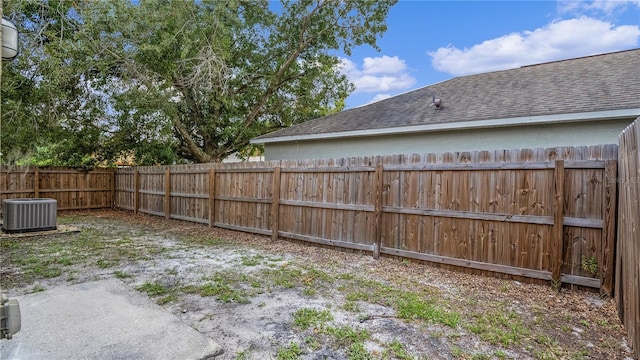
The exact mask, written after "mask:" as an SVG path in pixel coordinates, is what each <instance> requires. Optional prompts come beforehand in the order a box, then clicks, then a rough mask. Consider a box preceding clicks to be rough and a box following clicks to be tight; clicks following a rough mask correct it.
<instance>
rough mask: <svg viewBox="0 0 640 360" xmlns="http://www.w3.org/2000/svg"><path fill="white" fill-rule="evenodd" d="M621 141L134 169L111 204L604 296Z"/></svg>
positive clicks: (608, 285) (122, 176)
mask: <svg viewBox="0 0 640 360" xmlns="http://www.w3.org/2000/svg"><path fill="white" fill-rule="evenodd" d="M616 159H617V146H615V145H607V146H596V147H589V148H587V147H582V148H551V149H537V150H514V151H484V152H464V153H455V154H454V153H445V154H427V155H422V156H417V155H416V156H384V157H371V158H350V159H333V160H318V161H282V162H264V163H250V164H198V165H186V166H172V167H152V168H150V167H138V168H131V169H126V170H118V171H117V172H116V190H115V191H116V196H115V201H116V202H115V206H116V207H120V208H125V209H130V210H134V211H139V212H145V213H149V214H154V215H160V216H165V217H167V218H176V219H182V220H190V221H196V222H202V223H208V224H209V225H210V226H217V227H223V228H229V229H233V230H241V231H247V232H254V233H259V234H264V235H271V236H272V237H273V238H274V239H276V238H277V237H286V238H292V239H297V240H302V241H308V242H314V243H320V244H326V245H332V246H339V247H345V248H351V249H358V250H365V251H371V252H372V254H374V255H376V256H377V255H379V254H389V255H397V256H402V257H408V258H415V259H421V260H426V261H430V262H434V263H438V264H445V265H453V266H458V267H466V268H472V269H476V270H477V271H480V272H489V273H502V274H508V275H516V276H523V277H528V278H533V279H542V280H553V281H555V282H556V283H559V282H560V281H562V282H565V283H571V284H578V285H584V286H591V287H596V288H597V287H600V288H601V289H602V291H603V292H604V293H610V292H611V290H612V282H613V271H612V270H613V255H614V253H613V249H614V245H615V244H614V241H615V236H614V235H615V233H614V228H615V206H614V204H615V201H616V199H615V194H616V187H615V185H616V183H615V182H610V181H607V178H613V177H615V174H616Z"/></svg>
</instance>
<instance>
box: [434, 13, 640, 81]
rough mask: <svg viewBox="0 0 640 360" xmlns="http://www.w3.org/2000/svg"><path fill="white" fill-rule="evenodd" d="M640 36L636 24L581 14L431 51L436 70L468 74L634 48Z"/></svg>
mask: <svg viewBox="0 0 640 360" xmlns="http://www.w3.org/2000/svg"><path fill="white" fill-rule="evenodd" d="M639 39H640V27H639V26H637V25H621V26H614V25H613V24H611V23H609V22H606V21H601V20H597V19H594V18H590V17H579V18H576V19H569V20H558V21H554V22H552V23H550V24H549V25H547V26H545V27H542V28H538V29H535V30H533V31H524V32H522V33H512V34H508V35H505V36H502V37H499V38H496V39H491V40H487V41H484V42H482V43H481V44H477V45H474V46H472V47H471V48H464V49H458V48H456V47H454V46H451V45H449V46H447V47H442V48H439V49H438V50H436V51H433V52H428V54H429V56H431V58H432V61H431V63H432V65H433V67H434V68H435V69H436V70H439V71H443V72H446V73H449V74H452V75H468V74H475V73H481V72H487V71H496V70H503V69H510V68H515V67H519V66H522V65H529V64H536V63H541V62H546V61H554V60H559V59H568V58H573V57H580V56H587V55H593V54H599V53H605V52H611V51H617V50H623V49H629V48H634V47H637V46H638V40H639Z"/></svg>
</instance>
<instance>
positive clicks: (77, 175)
mask: <svg viewBox="0 0 640 360" xmlns="http://www.w3.org/2000/svg"><path fill="white" fill-rule="evenodd" d="M114 185H115V171H114V170H111V169H98V170H92V171H88V172H84V171H77V170H73V169H67V168H34V167H3V168H0V200H4V199H16V198H51V199H56V200H57V201H58V210H79V209H99V208H110V207H112V206H113V198H114V194H115V187H114Z"/></svg>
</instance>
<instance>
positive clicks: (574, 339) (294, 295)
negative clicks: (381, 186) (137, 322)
mask: <svg viewBox="0 0 640 360" xmlns="http://www.w3.org/2000/svg"><path fill="white" fill-rule="evenodd" d="M97 213H98V214H100V212H97ZM106 213H107V214H109V216H110V215H111V214H112V213H113V214H115V216H114V218H112V219H110V218H108V217H107V216H104V215H100V216H94V215H93V214H94V213H93V212H91V213H87V214H88V215H82V216H70V217H59V219H60V223H61V224H74V225H78V224H76V223H81V224H80V228H81V232H80V233H74V234H65V235H59V236H52V237H39V238H22V239H20V240H19V241H18V240H14V239H7V240H4V239H3V240H2V241H0V258H1V259H0V260H1V261H2V264H3V267H2V269H1V270H2V271H1V272H0V275H1V276H2V278H1V279H0V280H2V285H3V289H9V291H10V292H14V293H17V294H20V293H23V294H24V293H29V292H36V291H43V290H45V289H47V288H49V289H50V288H51V287H53V286H57V285H62V284H67V283H70V282H73V283H78V282H84V281H92V280H95V279H103V278H105V277H109V276H112V277H114V278H118V279H121V280H122V281H123V282H125V283H129V284H142V285H139V286H137V287H136V289H137V290H138V291H140V292H143V293H145V294H147V295H148V296H149V297H151V298H152V300H153V301H155V302H156V303H158V304H160V305H164V306H165V307H166V308H167V309H168V310H169V311H172V312H174V313H176V315H177V316H182V317H183V318H185V319H187V320H185V321H187V322H190V323H189V324H190V325H191V326H192V327H194V328H196V329H206V330H205V331H215V332H217V333H220V334H223V333H224V334H233V333H234V331H236V328H239V327H242V329H241V330H242V331H243V332H246V331H249V332H251V331H253V330H252V329H253V328H255V329H257V330H256V333H255V334H254V335H255V336H253V337H252V339H257V338H259V337H260V336H261V334H262V333H263V332H264V329H265V328H266V327H267V326H268V329H269V330H268V334H269V335H268V336H269V338H268V339H266V338H265V339H261V340H260V341H261V344H264V346H261V347H255V346H254V345H252V343H250V342H248V341H246V340H243V339H245V338H246V336H245V337H243V336H237V337H235V338H234V337H231V338H228V339H225V341H227V342H228V343H230V344H231V343H233V344H237V348H233V347H232V348H230V349H229V352H227V354H233V355H230V356H231V357H232V358H233V357H235V358H237V359H249V358H278V359H298V358H302V357H303V356H304V357H309V358H313V357H314V356H316V357H317V356H320V355H321V354H322V355H326V356H327V357H329V358H342V359H345V358H348V359H389V360H392V359H401V360H404V359H416V360H417V359H423V358H424V359H426V358H433V357H438V356H440V355H442V356H443V357H447V358H456V359H465V360H468V359H509V358H533V359H589V358H624V357H625V356H627V355H625V354H627V350H625V348H624V346H623V344H622V342H621V341H620V339H622V338H623V334H622V330H621V327H620V324H619V321H618V320H617V317H616V316H615V314H614V313H612V311H611V310H610V306H609V305H605V306H604V307H603V308H601V309H596V308H595V307H594V305H593V304H592V303H591V302H586V301H584V299H586V297H587V296H588V295H582V294H581V293H580V292H576V291H573V290H567V289H561V291H560V292H552V291H550V290H549V289H548V287H534V286H530V285H527V284H520V283H514V282H513V281H508V280H493V279H487V278H482V277H473V278H471V276H470V275H467V274H458V273H449V272H440V270H435V269H432V268H429V267H425V266H422V265H420V264H419V263H418V262H415V261H396V260H392V259H380V260H378V261H370V259H369V258H367V257H366V256H365V255H360V256H358V255H356V254H348V253H342V252H339V251H332V250H328V249H321V248H313V247H305V246H301V245H298V244H295V245H294V244H291V243H287V242H285V241H277V242H273V241H270V240H269V239H267V240H264V239H262V237H252V236H250V235H245V234H240V233H234V232H227V231H225V230H220V229H208V228H207V227H203V226H200V225H198V224H187V223H184V222H179V221H174V220H170V221H165V220H164V219H159V218H158V219H156V218H155V217H146V216H141V215H135V216H132V215H131V213H128V212H126V213H123V214H120V215H118V212H106ZM118 216H120V217H118ZM247 239H248V240H247ZM254 245H256V246H254ZM471 283H473V286H468V285H469V284H471ZM546 290H549V291H548V293H545V291H546ZM558 290H560V289H558ZM523 294H526V295H523ZM193 295H196V296H193ZM255 298H259V300H257V301H255V303H251V301H252V300H254V299H255ZM530 298H535V299H532V300H530ZM289 302H291V303H289ZM603 302H604V303H605V304H607V302H606V301H604V300H603ZM283 306H284V307H283ZM323 306H324V308H323ZM183 309H187V310H188V312H187V313H186V314H188V315H189V316H187V315H183V313H182V312H181V311H182V310H183ZM202 309H207V310H202ZM197 312H200V313H199V315H200V316H197V315H195V314H194V313H197ZM203 312H204V313H205V314H204V315H203ZM252 316H253V317H252ZM192 319H196V320H192ZM238 319H240V320H241V321H238ZM334 319H335V320H334ZM225 322H226V323H227V324H229V325H228V327H223V325H220V324H221V323H225ZM574 328H578V329H582V330H583V332H581V333H580V334H579V336H577V335H575V334H572V333H573V329H574ZM238 331H240V330H238ZM272 334H274V335H273V337H271V336H272ZM227 336H229V335H227ZM408 339H411V340H410V341H409V340H408ZM252 341H254V340H252ZM587 343H591V344H593V345H594V346H593V347H591V346H590V347H586V346H585V344H587ZM434 346H435V347H437V349H436V350H433V349H430V348H432V347H434ZM372 349H375V350H372ZM426 351H434V352H432V353H428V352H426ZM316 352H317V353H316ZM620 354H623V355H622V356H620Z"/></svg>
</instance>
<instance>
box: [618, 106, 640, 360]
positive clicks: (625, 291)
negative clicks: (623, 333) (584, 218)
mask: <svg viewBox="0 0 640 360" xmlns="http://www.w3.org/2000/svg"><path fill="white" fill-rule="evenodd" d="M639 148H640V118H639V119H637V120H636V121H635V122H634V123H633V124H631V125H629V127H627V128H626V129H625V130H624V131H623V132H622V133H621V134H620V156H619V159H620V171H619V173H618V178H617V179H616V180H617V183H618V185H619V187H620V199H619V202H618V212H619V218H618V249H617V260H616V266H617V268H616V300H617V301H618V309H619V313H620V319H621V320H622V322H623V323H624V326H625V329H626V330H627V340H628V342H629V345H630V346H631V347H632V348H633V349H634V351H635V353H636V357H640V231H639V229H640V206H639V205H638V204H640V150H639Z"/></svg>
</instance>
